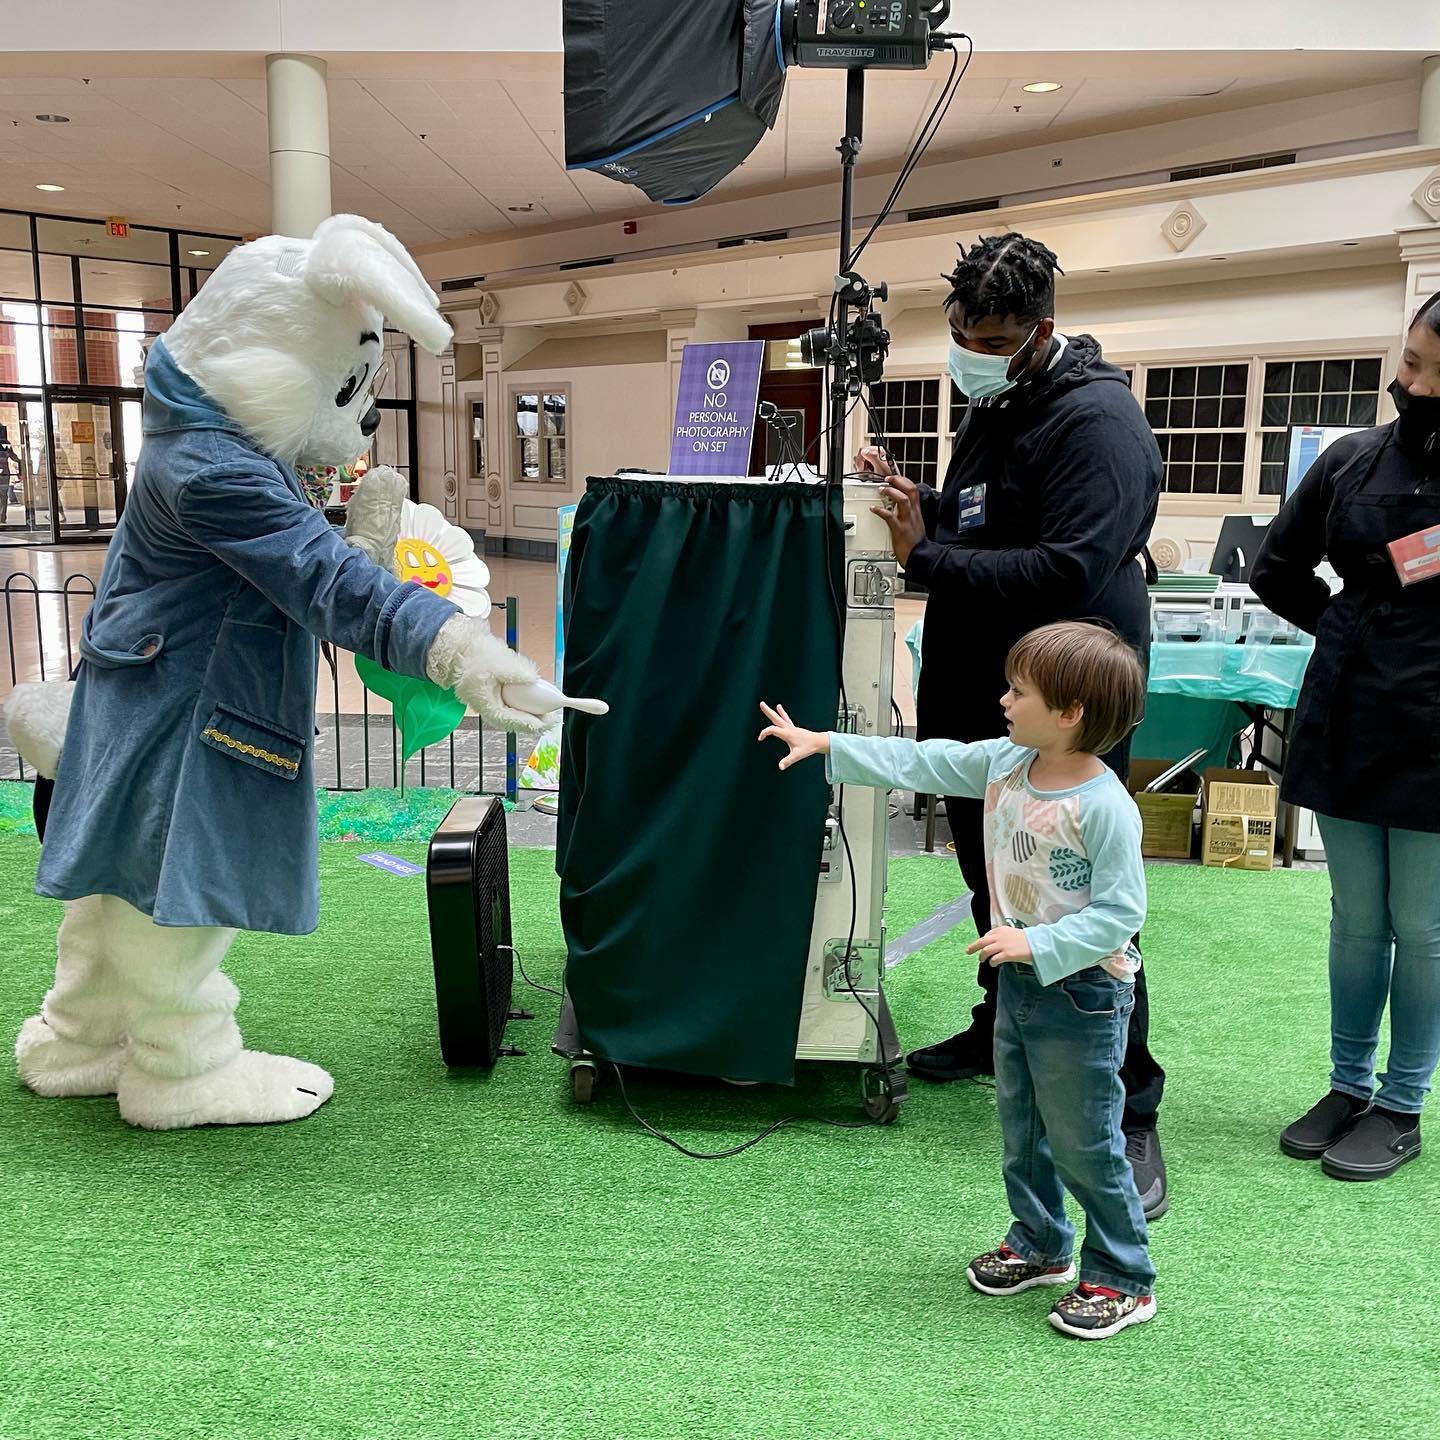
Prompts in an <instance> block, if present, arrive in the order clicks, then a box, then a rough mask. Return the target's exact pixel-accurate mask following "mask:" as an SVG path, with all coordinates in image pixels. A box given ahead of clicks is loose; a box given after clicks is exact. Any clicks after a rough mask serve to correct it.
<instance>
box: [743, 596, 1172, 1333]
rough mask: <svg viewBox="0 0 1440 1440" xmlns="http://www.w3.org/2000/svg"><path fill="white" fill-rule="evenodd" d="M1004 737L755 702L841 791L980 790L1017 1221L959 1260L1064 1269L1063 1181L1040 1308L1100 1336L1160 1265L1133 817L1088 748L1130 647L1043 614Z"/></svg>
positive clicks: (1018, 651) (1102, 746)
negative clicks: (1137, 1159)
mask: <svg viewBox="0 0 1440 1440" xmlns="http://www.w3.org/2000/svg"><path fill="white" fill-rule="evenodd" d="M1006 674H1007V676H1008V677H1009V681H1010V689H1009V690H1008V691H1007V692H1006V694H1005V695H1004V697H1003V698H1002V699H1001V701H1000V704H1001V705H1002V706H1003V707H1004V710H1005V718H1006V720H1007V721H1008V722H1009V726H1008V728H1009V732H1010V738H1009V739H1008V740H985V741H980V742H979V743H977V744H973V745H964V744H960V743H958V742H954V741H950V740H927V741H923V742H921V743H918V744H917V743H916V742H915V741H913V740H900V739H891V738H885V737H879V736H876V737H871V738H862V737H859V736H855V735H842V734H838V733H834V732H832V733H830V734H818V733H816V732H814V731H811V730H802V729H801V728H800V727H799V726H797V725H796V724H795V723H794V722H793V721H792V720H791V719H790V717H789V716H788V715H787V714H786V713H785V710H784V708H783V707H779V708H777V709H771V708H770V706H769V705H765V704H762V705H761V707H760V708H761V710H763V711H764V713H765V716H766V718H767V719H768V720H769V721H770V724H769V726H768V727H767V728H766V729H765V730H763V731H762V732H761V734H760V739H761V740H765V739H767V738H769V737H771V736H773V737H774V738H776V739H778V740H783V741H784V742H785V743H786V745H788V746H789V747H790V752H789V754H788V755H786V757H785V758H784V759H783V760H782V761H781V762H780V768H781V769H782V770H785V769H788V768H789V767H790V766H791V765H793V764H795V762H796V761H797V760H802V759H804V758H805V757H806V756H807V755H815V754H822V755H825V756H827V757H828V759H827V762H826V770H827V773H828V776H829V779H830V780H831V782H832V783H834V784H837V785H845V784H853V785H874V786H884V787H886V788H893V789H903V790H916V791H919V792H920V793H922V794H926V795H964V796H974V797H976V798H981V797H983V798H984V801H985V838H986V852H987V858H988V866H987V868H988V873H989V880H990V905H991V911H992V913H993V914H994V915H995V917H996V918H997V920H1000V921H1001V922H1002V923H999V924H997V925H996V926H995V928H994V929H992V930H991V931H990V932H989V933H988V934H986V935H982V936H981V937H980V939H979V940H977V941H976V942H975V943H974V944H973V945H972V946H970V950H969V953H971V954H975V953H977V952H978V953H979V954H981V955H983V956H984V957H985V958H986V959H987V960H988V961H989V962H990V964H992V965H995V966H999V967H1001V971H1000V999H999V1010H998V1014H997V1020H996V1026H995V1094H996V1103H997V1108H998V1110H999V1114H1000V1129H1001V1133H1002V1134H1003V1136H1004V1141H1005V1160H1004V1174H1005V1190H1006V1194H1007V1196H1008V1197H1009V1201H1010V1211H1011V1214H1012V1215H1013V1216H1014V1219H1015V1223H1014V1224H1013V1225H1012V1226H1011V1227H1010V1232H1009V1234H1008V1235H1006V1237H1005V1240H1004V1243H1003V1244H1001V1245H1000V1247H999V1248H998V1249H996V1250H990V1251H987V1252H986V1253H985V1254H984V1255H978V1256H976V1258H975V1259H974V1260H972V1261H971V1262H970V1266H969V1268H968V1269H967V1271H966V1275H967V1276H968V1278H969V1281H970V1283H971V1285H973V1286H974V1287H975V1289H976V1290H978V1291H980V1293H981V1294H983V1295H1016V1294H1019V1293H1020V1291H1022V1290H1029V1289H1031V1288H1033V1287H1034V1286H1037V1285H1066V1286H1068V1285H1069V1284H1070V1282H1071V1281H1072V1280H1074V1279H1075V1266H1074V1264H1073V1262H1072V1260H1071V1250H1072V1246H1073V1243H1074V1239H1075V1227H1074V1226H1073V1225H1072V1224H1071V1222H1070V1220H1069V1218H1068V1217H1067V1216H1066V1213H1065V1190H1067V1189H1068V1190H1069V1191H1070V1193H1071V1194H1072V1195H1074V1196H1075V1198H1076V1199H1077V1200H1078V1201H1079V1202H1080V1204H1081V1206H1082V1208H1083V1209H1084V1211H1085V1243H1084V1245H1083V1246H1082V1247H1081V1251H1080V1283H1079V1284H1078V1285H1077V1286H1076V1287H1075V1288H1074V1289H1071V1290H1069V1291H1068V1292H1067V1293H1066V1294H1065V1295H1064V1296H1063V1297H1062V1298H1061V1299H1060V1300H1059V1301H1057V1302H1056V1304H1055V1306H1054V1308H1053V1309H1052V1310H1051V1312H1050V1323H1051V1324H1052V1325H1053V1326H1054V1327H1055V1328H1056V1329H1057V1330H1062V1331H1064V1333H1065V1334H1067V1335H1075V1336H1078V1337H1080V1338H1081V1339H1085V1340H1100V1339H1104V1338H1106V1337H1108V1336H1110V1335H1114V1334H1116V1333H1117V1332H1119V1331H1121V1330H1123V1329H1124V1328H1125V1327H1126V1326H1127V1325H1137V1324H1139V1323H1141V1322H1142V1321H1145V1320H1149V1319H1150V1318H1151V1316H1153V1315H1154V1314H1155V1299H1154V1296H1153V1294H1152V1288H1153V1284H1154V1280H1155V1271H1154V1268H1153V1267H1152V1265H1151V1263H1150V1256H1149V1253H1148V1251H1147V1248H1146V1245H1147V1238H1148V1237H1147V1235H1146V1229H1145V1220H1144V1216H1143V1215H1142V1213H1141V1208H1140V1197H1139V1195H1138V1194H1137V1192H1136V1189H1135V1181H1134V1177H1133V1175H1132V1173H1131V1170H1130V1166H1129V1164H1128V1163H1127V1162H1126V1159H1125V1137H1124V1135H1123V1134H1122V1133H1121V1129H1120V1115H1121V1110H1122V1108H1123V1104H1124V1089H1123V1087H1122V1086H1121V1083H1120V1078H1119V1071H1120V1064H1121V1061H1122V1060H1123V1059H1124V1055H1125V1033H1126V1022H1127V1020H1128V1017H1129V1014H1130V1010H1131V1007H1132V1006H1133V1004H1134V995H1133V988H1132V987H1133V981H1134V977H1135V973H1136V971H1137V970H1138V969H1139V968H1140V957H1139V954H1138V952H1137V951H1136V949H1135V947H1134V945H1133V944H1132V943H1131V942H1132V939H1133V937H1134V936H1135V935H1137V934H1138V932H1139V930H1140V927H1141V924H1142V922H1143V921H1144V919H1145V872H1144V867H1143V864H1142V862H1141V859H1140V816H1139V812H1138V811H1137V810H1136V808H1135V802H1134V801H1133V800H1132V799H1131V798H1130V796H1129V795H1128V794H1127V793H1126V790H1125V787H1124V786H1123V785H1122V784H1121V783H1120V781H1119V780H1118V779H1117V778H1116V777H1115V775H1114V774H1113V773H1112V772H1111V771H1110V770H1108V769H1106V767H1105V766H1104V765H1102V764H1101V763H1100V761H1099V760H1098V759H1097V758H1096V756H1097V755H1102V754H1104V753H1105V752H1106V751H1107V750H1109V749H1110V748H1111V747H1112V746H1113V745H1115V744H1116V743H1117V742H1118V741H1120V740H1121V739H1123V738H1124V736H1126V735H1127V734H1129V732H1130V731H1131V730H1132V729H1133V728H1134V726H1135V724H1136V723H1137V722H1138V720H1139V718H1140V714H1141V710H1142V707H1143V704H1144V697H1145V678H1144V674H1143V672H1142V670H1141V667H1140V662H1139V660H1138V659H1137V658H1136V655H1135V652H1134V651H1133V650H1131V649H1130V647H1129V646H1128V645H1127V644H1126V643H1125V641H1124V640H1122V639H1121V638H1120V637H1119V636H1118V635H1116V634H1114V633H1112V632H1111V631H1108V630H1103V629H1101V628H1100V627H1098V626H1095V625H1084V624H1078V623H1065V624H1060V625H1047V626H1046V627H1045V628H1044V629H1041V630H1035V631H1033V632H1031V633H1030V634H1029V635H1026V636H1025V637H1024V638H1023V639H1021V640H1020V642H1019V643H1018V644H1017V645H1016V646H1015V647H1014V649H1013V650H1012V651H1011V652H1010V657H1009V660H1008V662H1007V665H1006Z"/></svg>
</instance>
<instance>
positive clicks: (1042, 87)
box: [1020, 80, 1065, 95]
mask: <svg viewBox="0 0 1440 1440" xmlns="http://www.w3.org/2000/svg"><path fill="white" fill-rule="evenodd" d="M1020 88H1021V89H1022V90H1023V91H1024V92H1025V93H1026V94H1027V95H1048V94H1050V92H1051V91H1052V90H1063V89H1064V88H1065V87H1064V86H1063V85H1062V84H1061V83H1060V82H1059V81H1058V80H1032V81H1031V82H1030V84H1028V85H1022V86H1021V87H1020Z"/></svg>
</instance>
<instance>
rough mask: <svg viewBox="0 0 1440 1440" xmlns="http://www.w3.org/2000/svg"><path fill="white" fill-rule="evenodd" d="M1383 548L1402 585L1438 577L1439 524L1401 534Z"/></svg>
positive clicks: (1439, 559) (1439, 566)
mask: <svg viewBox="0 0 1440 1440" xmlns="http://www.w3.org/2000/svg"><path fill="white" fill-rule="evenodd" d="M1385 548H1386V549H1387V550H1389V552H1390V563H1391V564H1392V565H1393V566H1394V567H1395V573H1396V574H1397V575H1398V576H1399V577H1400V583H1401V584H1402V585H1418V584H1419V583H1420V581H1422V580H1434V579H1436V578H1437V577H1440V525H1432V526H1430V527H1429V529H1427V530H1416V531H1415V532H1414V534H1411V535H1402V536H1401V537H1400V539H1398V540H1392V541H1391V542H1390V543H1389V545H1387V546H1386V547H1385Z"/></svg>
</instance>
